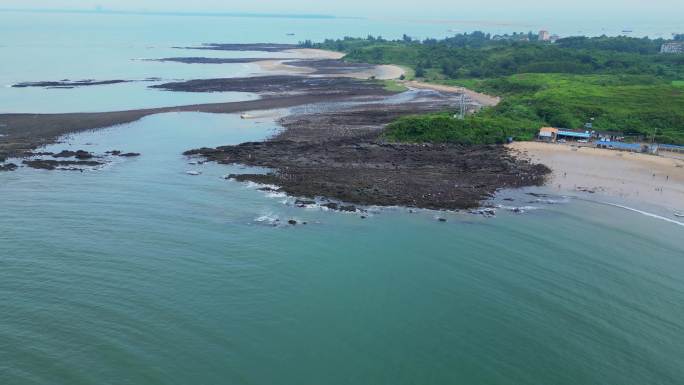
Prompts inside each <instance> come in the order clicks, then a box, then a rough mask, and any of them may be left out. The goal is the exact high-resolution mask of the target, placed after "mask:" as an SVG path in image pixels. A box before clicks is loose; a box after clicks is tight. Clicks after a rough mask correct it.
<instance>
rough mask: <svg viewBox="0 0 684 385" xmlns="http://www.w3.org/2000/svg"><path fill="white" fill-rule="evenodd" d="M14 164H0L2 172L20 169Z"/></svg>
mask: <svg viewBox="0 0 684 385" xmlns="http://www.w3.org/2000/svg"><path fill="white" fill-rule="evenodd" d="M18 167H19V166H17V165H16V164H14V163H7V164H0V171H14V170H16V169H17V168H18Z"/></svg>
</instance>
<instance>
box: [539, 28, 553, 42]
mask: <svg viewBox="0 0 684 385" xmlns="http://www.w3.org/2000/svg"><path fill="white" fill-rule="evenodd" d="M539 41H551V34H550V33H549V31H544V30H541V31H539Z"/></svg>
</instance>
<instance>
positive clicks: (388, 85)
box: [383, 80, 408, 92]
mask: <svg viewBox="0 0 684 385" xmlns="http://www.w3.org/2000/svg"><path fill="white" fill-rule="evenodd" d="M383 83H384V88H385V90H387V91H390V92H404V91H407V90H408V88H406V86H404V85H403V84H401V83H398V82H396V81H394V80H383Z"/></svg>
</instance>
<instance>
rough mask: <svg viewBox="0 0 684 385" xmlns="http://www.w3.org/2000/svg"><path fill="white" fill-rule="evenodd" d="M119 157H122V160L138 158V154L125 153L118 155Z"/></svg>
mask: <svg viewBox="0 0 684 385" xmlns="http://www.w3.org/2000/svg"><path fill="white" fill-rule="evenodd" d="M119 156H120V157H124V158H132V157H136V156H140V154H139V153H137V152H127V153H125V154H119Z"/></svg>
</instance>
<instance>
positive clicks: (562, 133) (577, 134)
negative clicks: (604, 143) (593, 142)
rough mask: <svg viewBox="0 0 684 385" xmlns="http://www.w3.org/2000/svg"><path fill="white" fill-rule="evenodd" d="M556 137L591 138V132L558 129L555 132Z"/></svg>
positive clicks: (571, 138)
mask: <svg viewBox="0 0 684 385" xmlns="http://www.w3.org/2000/svg"><path fill="white" fill-rule="evenodd" d="M556 139H567V140H589V139H591V132H589V131H570V130H563V129H559V130H558V133H557V134H556Z"/></svg>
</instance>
